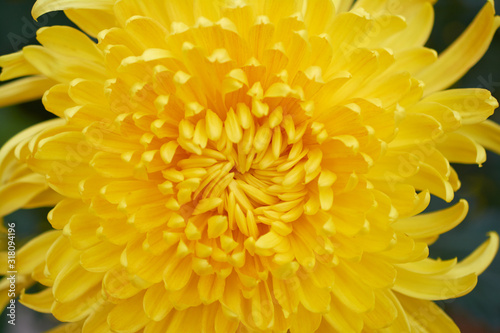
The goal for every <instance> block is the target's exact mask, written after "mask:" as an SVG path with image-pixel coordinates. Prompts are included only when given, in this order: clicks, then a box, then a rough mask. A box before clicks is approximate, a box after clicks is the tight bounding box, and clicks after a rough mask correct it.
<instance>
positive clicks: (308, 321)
mask: <svg viewBox="0 0 500 333" xmlns="http://www.w3.org/2000/svg"><path fill="white" fill-rule="evenodd" d="M320 324H321V315H320V314H318V313H312V312H309V311H308V310H306V309H305V308H303V307H302V306H299V308H298V310H297V312H296V313H294V314H293V315H292V317H291V320H290V332H291V333H301V332H316V330H317V328H318V327H319V325H320Z"/></svg>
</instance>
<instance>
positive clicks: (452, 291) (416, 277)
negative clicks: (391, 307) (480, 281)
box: [393, 267, 477, 300]
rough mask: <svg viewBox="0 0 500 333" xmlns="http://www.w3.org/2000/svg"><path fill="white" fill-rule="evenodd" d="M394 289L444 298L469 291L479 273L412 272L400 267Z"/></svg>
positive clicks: (417, 294) (418, 295) (425, 296)
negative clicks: (429, 273)
mask: <svg viewBox="0 0 500 333" xmlns="http://www.w3.org/2000/svg"><path fill="white" fill-rule="evenodd" d="M397 270H398V275H397V279H396V283H395V285H394V287H393V290H395V291H397V292H399V293H402V294H404V295H407V296H410V297H415V298H419V299H424V300H444V299H450V298H456V297H460V296H463V295H465V294H467V293H469V292H470V291H471V290H472V289H474V287H475V286H476V283H477V275H476V274H474V273H471V274H468V275H461V276H459V275H453V276H450V275H448V274H450V273H451V272H450V273H448V274H446V275H438V274H436V275H428V274H419V273H414V272H410V271H408V270H405V269H403V268H399V267H398V269H397Z"/></svg>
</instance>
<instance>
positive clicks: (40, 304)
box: [19, 288, 55, 313]
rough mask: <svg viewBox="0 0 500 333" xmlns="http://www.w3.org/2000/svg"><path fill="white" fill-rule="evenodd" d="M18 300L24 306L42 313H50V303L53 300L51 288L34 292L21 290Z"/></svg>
mask: <svg viewBox="0 0 500 333" xmlns="http://www.w3.org/2000/svg"><path fill="white" fill-rule="evenodd" d="M19 300H20V302H21V304H23V305H24V306H26V307H28V308H30V309H33V310H35V311H38V312H43V313H50V309H51V308H52V303H53V302H54V301H55V299H54V295H53V294H52V288H46V289H44V290H42V291H40V292H38V293H36V294H25V293H24V292H22V293H21V297H20V299H19Z"/></svg>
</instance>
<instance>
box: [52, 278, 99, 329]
mask: <svg viewBox="0 0 500 333" xmlns="http://www.w3.org/2000/svg"><path fill="white" fill-rule="evenodd" d="M102 302H103V300H102V294H101V286H100V285H95V286H94V287H92V288H90V289H88V290H86V291H85V292H84V293H83V294H81V295H79V296H78V297H77V298H75V299H73V300H72V301H69V302H64V303H62V302H58V301H57V300H56V301H55V302H54V303H53V304H52V308H51V309H50V311H51V312H52V314H53V315H54V317H56V319H58V320H60V321H80V320H82V319H84V318H85V317H87V316H88V315H89V314H90V313H91V312H92V311H93V310H94V309H95V308H96V307H97V306H98V305H99V303H102Z"/></svg>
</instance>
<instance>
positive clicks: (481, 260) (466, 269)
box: [449, 231, 498, 276]
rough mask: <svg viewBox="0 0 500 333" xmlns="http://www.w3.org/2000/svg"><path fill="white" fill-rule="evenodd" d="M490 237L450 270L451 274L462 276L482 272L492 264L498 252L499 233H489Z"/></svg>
mask: <svg viewBox="0 0 500 333" xmlns="http://www.w3.org/2000/svg"><path fill="white" fill-rule="evenodd" d="M488 236H489V237H490V238H489V239H488V240H487V241H485V242H484V243H483V244H481V246H479V247H478V248H477V249H476V250H474V252H472V253H471V254H469V255H468V256H467V257H466V258H465V259H463V260H462V261H460V262H459V263H458V264H457V265H456V266H455V267H454V268H453V269H452V270H451V271H450V272H449V274H450V276H461V275H465V274H470V273H474V274H476V275H479V274H481V273H482V272H484V270H485V269H486V268H487V267H488V266H489V265H490V264H491V262H492V261H493V259H494V258H495V255H496V254H497V252H498V234H497V233H496V232H493V231H492V232H490V233H488Z"/></svg>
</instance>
